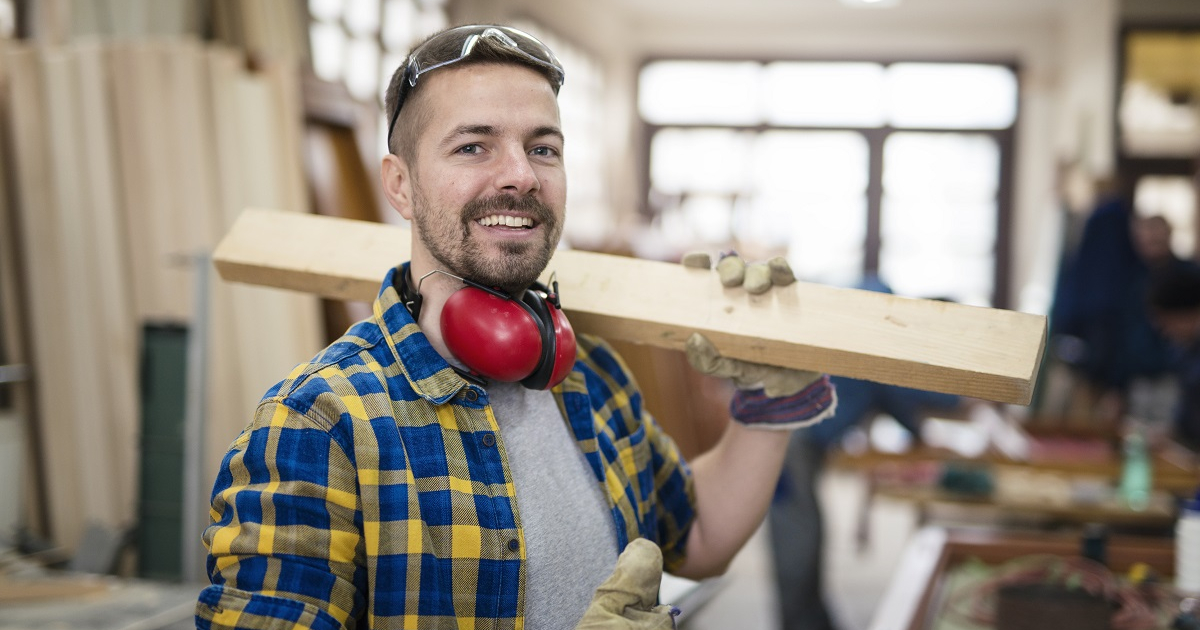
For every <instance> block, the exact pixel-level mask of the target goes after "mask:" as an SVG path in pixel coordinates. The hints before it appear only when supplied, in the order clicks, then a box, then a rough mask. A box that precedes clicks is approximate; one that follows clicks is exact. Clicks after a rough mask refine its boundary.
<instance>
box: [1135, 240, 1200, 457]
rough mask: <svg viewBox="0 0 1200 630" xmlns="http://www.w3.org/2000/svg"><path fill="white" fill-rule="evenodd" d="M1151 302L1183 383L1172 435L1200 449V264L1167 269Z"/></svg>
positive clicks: (1157, 280)
mask: <svg viewBox="0 0 1200 630" xmlns="http://www.w3.org/2000/svg"><path fill="white" fill-rule="evenodd" d="M1148 301H1149V304H1150V308H1151V310H1152V313H1153V318H1154V322H1155V324H1156V325H1157V326H1158V328H1159V329H1160V330H1161V331H1162V332H1163V334H1164V335H1166V337H1167V338H1168V339H1170V340H1171V343H1172V344H1173V351H1174V356H1173V359H1174V360H1173V368H1174V372H1175V374H1176V375H1178V378H1179V385H1180V387H1179V391H1180V398H1179V400H1178V402H1177V404H1176V410H1175V418H1174V423H1173V425H1172V429H1173V435H1174V437H1175V439H1176V440H1178V441H1179V442H1180V443H1182V444H1184V445H1185V446H1188V447H1189V448H1191V449H1193V450H1200V266H1198V265H1196V264H1195V263H1193V262H1190V261H1180V262H1179V263H1177V264H1173V265H1171V266H1169V267H1167V268H1165V269H1164V270H1163V271H1162V272H1161V273H1159V274H1157V275H1155V277H1154V279H1153V281H1152V283H1151V285H1150V291H1149V299H1148Z"/></svg>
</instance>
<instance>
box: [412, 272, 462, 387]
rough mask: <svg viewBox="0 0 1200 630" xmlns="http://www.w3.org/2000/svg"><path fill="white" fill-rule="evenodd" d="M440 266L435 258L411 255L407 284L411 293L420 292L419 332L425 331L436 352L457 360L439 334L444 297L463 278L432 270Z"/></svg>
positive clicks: (455, 289) (444, 303)
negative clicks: (419, 258) (420, 258)
mask: <svg viewBox="0 0 1200 630" xmlns="http://www.w3.org/2000/svg"><path fill="white" fill-rule="evenodd" d="M440 269H441V266H440V265H438V264H437V262H436V261H432V262H430V261H422V260H418V259H417V258H416V257H415V256H414V258H413V260H412V262H411V263H410V264H409V270H408V272H409V277H408V287H409V290H410V291H412V292H413V293H417V292H418V291H419V292H420V294H421V312H420V314H419V317H418V318H417V325H418V326H420V327H421V332H423V333H425V337H426V338H427V339H428V340H429V344H430V345H432V346H433V349H434V350H436V351H437V353H438V354H440V355H442V358H444V359H446V360H447V361H450V362H451V363H457V359H455V358H454V355H453V354H452V353H451V352H450V350H449V348H447V347H446V342H445V340H444V339H443V338H442V325H441V317H442V309H443V308H444V307H445V306H446V300H449V299H450V296H451V295H453V294H454V292H455V291H457V290H459V289H461V288H462V281H461V280H457V279H455V278H452V277H450V276H448V275H446V274H444V273H432V272H433V271H434V270H440ZM443 271H444V270H443ZM422 278H424V279H422Z"/></svg>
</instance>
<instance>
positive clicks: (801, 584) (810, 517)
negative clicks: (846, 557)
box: [767, 276, 961, 630]
mask: <svg viewBox="0 0 1200 630" xmlns="http://www.w3.org/2000/svg"><path fill="white" fill-rule="evenodd" d="M858 288H860V289H865V290H870V291H878V292H880V293H889V294H890V293H892V289H891V287H889V286H888V285H887V284H886V283H884V282H883V281H882V280H881V279H879V278H878V277H876V276H869V277H867V278H864V279H863V280H862V282H860V283H859V284H858ZM830 380H831V381H832V382H833V383H834V385H835V387H836V388H837V393H838V407H837V412H836V413H834V414H833V415H832V416H830V417H829V418H828V419H826V420H825V421H823V422H821V423H820V424H817V425H814V426H811V427H807V428H804V429H801V430H799V431H796V432H795V433H794V434H793V435H792V437H791V444H790V445H789V447H788V455H787V459H786V460H785V463H784V466H783V474H782V475H781V476H780V477H779V484H778V486H777V487H776V489H775V496H774V499H773V500H772V502H771V508H770V511H769V512H768V514H767V522H768V523H769V524H770V525H769V528H768V530H769V534H770V542H771V552H772V555H773V560H774V562H773V567H774V573H775V586H776V590H777V592H778V595H779V618H780V627H781V628H782V629H783V630H833V629H834V628H836V627H838V624H837V620H836V616H835V615H834V614H833V612H832V611H831V610H830V607H829V605H828V603H827V601H826V597H825V587H824V584H825V579H824V577H825V576H824V563H823V559H824V558H823V556H824V553H825V528H824V523H823V520H822V514H823V510H822V509H821V501H820V496H819V492H818V486H819V482H820V478H821V473H822V472H823V469H824V466H825V460H826V459H827V456H828V453H829V451H830V450H831V449H833V448H836V447H837V446H838V445H839V444H841V443H842V441H843V439H844V438H845V436H846V434H847V433H849V432H850V431H851V430H852V429H854V428H855V427H857V426H861V425H863V424H864V423H866V424H869V423H870V422H871V421H872V420H873V419H874V418H875V416H876V415H878V414H880V413H886V414H888V415H890V416H892V417H893V418H895V419H896V421H897V422H899V423H900V426H902V427H904V428H905V429H906V430H907V431H908V432H909V433H910V434H911V435H912V437H913V438H914V439H916V440H920V439H921V423H922V422H923V421H924V419H925V417H926V412H927V411H929V410H933V409H949V408H953V407H955V406H957V405H959V404H960V402H961V401H960V399H959V397H958V396H954V395H951V394H941V393H938V392H930V391H923V390H917V389H910V388H907V387H900V386H897V385H887V384H884V383H875V382H871V381H863V380H858V379H853V378H846V377H840V376H835V377H833V378H832V379H830Z"/></svg>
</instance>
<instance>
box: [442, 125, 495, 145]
mask: <svg viewBox="0 0 1200 630" xmlns="http://www.w3.org/2000/svg"><path fill="white" fill-rule="evenodd" d="M498 135H500V131H499V130H498V129H496V127H495V126H493V125H459V126H458V127H455V128H454V129H452V130H451V131H450V133H448V134H446V137H444V138H442V142H441V143H442V144H449V143H451V142H453V141H454V139H455V138H458V137H459V136H498Z"/></svg>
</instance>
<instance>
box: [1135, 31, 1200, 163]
mask: <svg viewBox="0 0 1200 630" xmlns="http://www.w3.org/2000/svg"><path fill="white" fill-rule="evenodd" d="M1125 54H1126V63H1125V76H1124V77H1123V81H1122V86H1121V102H1120V106H1119V111H1118V117H1119V120H1120V128H1121V145H1122V147H1123V148H1124V149H1125V150H1126V151H1127V152H1129V153H1131V154H1134V155H1152V156H1156V157H1162V156H1180V157H1191V156H1193V155H1195V154H1196V152H1197V150H1198V149H1200V113H1198V112H1197V108H1196V105H1195V102H1194V100H1195V98H1194V96H1195V95H1194V92H1195V90H1196V87H1195V86H1196V68H1197V67H1200V34H1196V33H1183V32H1175V31H1148V32H1138V33H1131V34H1130V35H1129V36H1128V37H1127V38H1126V41H1125Z"/></svg>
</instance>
